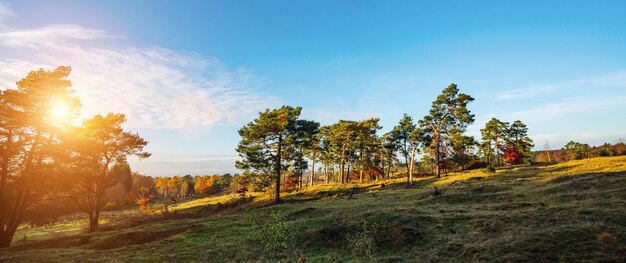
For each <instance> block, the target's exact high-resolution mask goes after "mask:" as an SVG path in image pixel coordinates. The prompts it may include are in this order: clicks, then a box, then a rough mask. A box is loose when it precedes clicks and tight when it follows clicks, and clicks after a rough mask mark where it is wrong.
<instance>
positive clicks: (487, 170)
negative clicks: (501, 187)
mask: <svg viewBox="0 0 626 263" xmlns="http://www.w3.org/2000/svg"><path fill="white" fill-rule="evenodd" d="M495 172H496V167H494V166H493V165H489V166H487V168H485V173H488V174H492V173H495Z"/></svg>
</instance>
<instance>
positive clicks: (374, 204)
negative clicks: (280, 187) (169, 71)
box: [0, 156, 626, 262]
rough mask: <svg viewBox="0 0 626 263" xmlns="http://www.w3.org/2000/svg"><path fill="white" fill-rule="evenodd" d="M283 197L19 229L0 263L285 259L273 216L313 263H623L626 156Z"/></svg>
mask: <svg viewBox="0 0 626 263" xmlns="http://www.w3.org/2000/svg"><path fill="white" fill-rule="evenodd" d="M435 187H436V188H435ZM285 197H286V198H285V199H286V202H285V203H284V204H281V205H269V204H270V202H269V197H268V196H265V195H262V194H258V195H254V196H253V197H252V198H250V199H249V200H237V199H236V198H234V197H229V196H222V197H208V198H202V199H197V200H192V201H189V202H186V203H181V204H178V205H175V206H171V207H170V209H169V210H170V212H169V213H167V214H163V215H141V214H139V213H138V212H137V211H118V212H108V213H107V214H105V219H104V220H105V222H104V223H105V224H104V225H103V227H102V231H101V232H98V233H94V234H84V233H82V229H84V227H85V226H84V225H82V224H84V222H83V220H84V219H83V218H79V217H77V216H73V217H68V218H66V219H65V220H64V222H62V223H59V224H56V225H53V226H50V227H47V228H22V229H20V230H19V231H18V233H17V237H16V240H15V242H14V245H13V247H11V248H9V249H4V250H0V261H4V262H39V261H41V262H43V261H45V262H90V261H92V262H137V261H148V262H163V261H168V262H187V261H197V262H257V261H261V262H265V261H278V260H288V258H285V257H284V256H285V255H281V253H276V254H274V253H271V252H268V251H267V250H266V249H265V247H264V242H263V240H265V238H264V237H263V236H264V235H263V232H262V231H261V230H260V229H261V227H263V229H266V230H267V229H269V228H268V227H269V225H270V224H269V223H271V222H273V221H272V219H271V217H270V215H274V216H275V217H281V216H282V217H285V220H284V221H285V223H284V224H283V225H281V227H284V229H285V231H281V230H277V231H276V232H273V233H274V234H276V235H278V236H280V235H281V234H286V235H287V236H288V237H290V239H291V242H290V243H291V244H294V245H293V247H290V249H293V250H296V251H299V252H300V253H301V254H302V255H303V256H301V259H304V258H306V260H307V262H337V261H355V262H359V261H369V262H405V261H408V262H429V261H435V262H438V261H454V262H470V261H504V262H528V261H533V262H555V261H567V262H572V261H607V262H624V261H626V157H624V156H622V157H606V158H595V159H587V160H580V161H571V162H567V163H562V164H557V165H550V166H525V167H516V168H507V169H501V170H498V171H497V173H493V174H486V173H483V172H482V171H478V170H476V171H469V172H465V173H455V174H450V175H448V176H445V177H442V178H441V179H434V178H432V177H424V178H418V180H417V181H416V183H415V187H413V188H406V187H405V184H404V179H398V180H389V181H383V182H375V183H369V184H364V185H345V186H341V185H329V186H316V187H311V188H305V189H301V190H298V191H294V192H290V193H286V194H285ZM244 202H246V203H245V204H243V203H244ZM255 222H256V223H255ZM259 225H260V226H261V227H259ZM269 232H271V231H269Z"/></svg>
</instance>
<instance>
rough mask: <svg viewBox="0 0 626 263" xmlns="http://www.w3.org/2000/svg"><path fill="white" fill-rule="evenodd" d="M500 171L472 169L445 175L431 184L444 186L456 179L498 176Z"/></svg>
mask: <svg viewBox="0 0 626 263" xmlns="http://www.w3.org/2000/svg"><path fill="white" fill-rule="evenodd" d="M499 173H500V171H498V172H496V173H485V172H483V171H482V170H470V171H466V172H460V173H451V174H449V175H448V176H444V177H442V178H440V179H439V180H437V181H435V182H433V183H431V184H430V185H431V186H444V185H449V184H451V183H454V182H456V181H468V180H472V179H476V178H486V177H491V176H497V175H498V174H499Z"/></svg>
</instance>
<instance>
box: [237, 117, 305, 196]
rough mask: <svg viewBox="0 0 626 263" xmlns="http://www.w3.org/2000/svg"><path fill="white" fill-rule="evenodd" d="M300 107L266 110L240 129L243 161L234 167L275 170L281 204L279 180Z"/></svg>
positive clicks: (277, 193) (277, 192) (276, 186)
mask: <svg viewBox="0 0 626 263" xmlns="http://www.w3.org/2000/svg"><path fill="white" fill-rule="evenodd" d="M301 111H302V108H300V107H295V108H294V107H290V106H282V107H281V108H278V109H273V110H270V109H266V110H265V111H263V112H259V117H258V118H257V119H255V120H254V121H252V122H250V123H248V124H246V125H245V126H244V127H243V128H241V129H240V130H239V135H240V136H241V141H240V142H239V145H238V146H237V152H238V153H239V156H240V157H241V158H242V159H241V160H239V161H237V162H236V163H235V166H236V167H237V168H239V169H242V170H248V171H262V172H263V171H267V170H268V169H273V174H274V178H275V183H274V184H275V195H274V202H275V203H280V179H281V175H282V171H283V170H284V166H285V165H284V163H283V162H284V161H285V159H284V158H283V151H284V150H288V149H286V148H289V147H292V145H290V144H289V142H291V141H292V136H294V133H295V131H296V121H297V120H298V118H299V117H300V112H301Z"/></svg>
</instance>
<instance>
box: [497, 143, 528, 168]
mask: <svg viewBox="0 0 626 263" xmlns="http://www.w3.org/2000/svg"><path fill="white" fill-rule="evenodd" d="M502 148H503V149H502V152H504V154H503V157H504V161H505V162H506V163H508V164H519V163H520V162H521V161H522V159H524V155H523V154H522V153H521V152H519V151H518V150H517V148H516V147H515V146H512V145H505V146H504V147H502Z"/></svg>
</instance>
